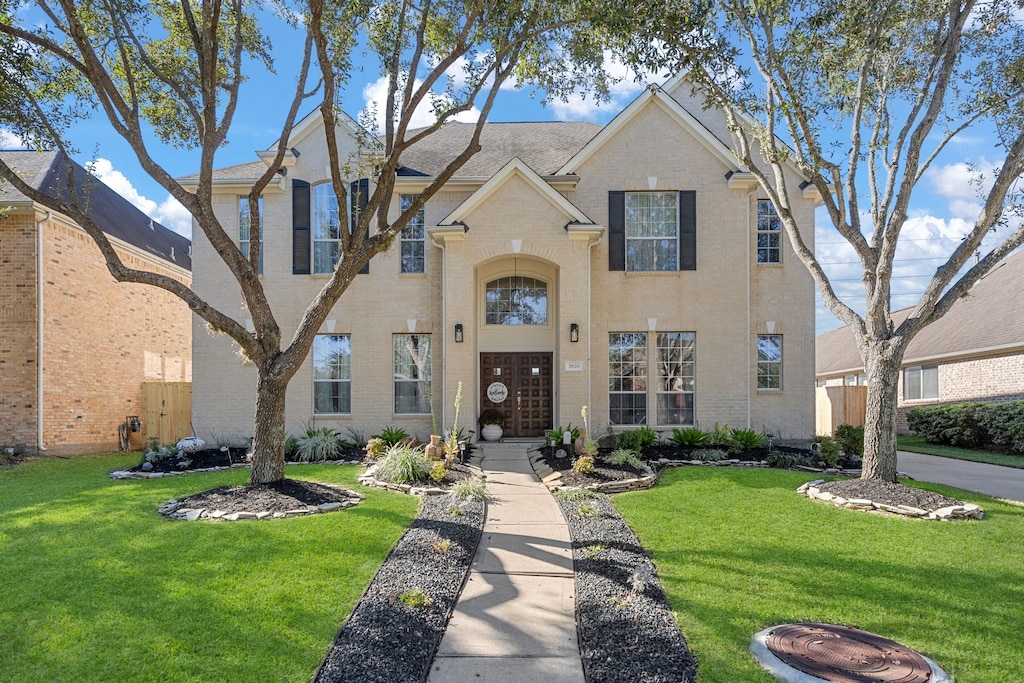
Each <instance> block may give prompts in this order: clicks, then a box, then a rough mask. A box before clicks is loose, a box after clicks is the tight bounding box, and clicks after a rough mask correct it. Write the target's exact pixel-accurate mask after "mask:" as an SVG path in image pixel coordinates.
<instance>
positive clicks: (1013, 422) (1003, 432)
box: [977, 401, 1024, 454]
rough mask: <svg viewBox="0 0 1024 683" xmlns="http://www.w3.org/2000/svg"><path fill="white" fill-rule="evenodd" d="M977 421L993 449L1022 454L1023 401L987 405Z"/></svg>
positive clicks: (1023, 446)
mask: <svg viewBox="0 0 1024 683" xmlns="http://www.w3.org/2000/svg"><path fill="white" fill-rule="evenodd" d="M977 419H978V424H979V426H980V427H981V428H982V429H984V430H985V433H986V434H987V436H988V439H989V442H990V443H991V445H992V448H993V449H995V450H999V451H1005V452H1007V453H1017V454H1024V401H1009V402H1007V403H989V404H987V405H986V407H985V409H984V410H982V411H980V413H979V415H978V417H977Z"/></svg>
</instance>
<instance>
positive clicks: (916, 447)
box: [896, 435, 1024, 469]
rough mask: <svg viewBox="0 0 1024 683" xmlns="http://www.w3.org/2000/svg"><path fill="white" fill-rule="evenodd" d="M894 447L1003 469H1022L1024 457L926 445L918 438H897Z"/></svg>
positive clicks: (931, 444) (1023, 467)
mask: <svg viewBox="0 0 1024 683" xmlns="http://www.w3.org/2000/svg"><path fill="white" fill-rule="evenodd" d="M896 447H897V448H898V449H899V450H901V451H911V452H912V453H925V454H927V455H938V456H941V457H943V458H956V459H957V460H970V461H972V462H985V463H988V464H989V465H1003V466H1004V467H1016V468H1018V469H1024V456H1022V455H1008V454H1006V453H992V452H990V451H975V450H971V449H969V448H958V447H956V446H943V445H941V444H935V443H928V442H927V441H925V440H924V439H922V438H921V437H919V436H909V435H905V436H897V437H896Z"/></svg>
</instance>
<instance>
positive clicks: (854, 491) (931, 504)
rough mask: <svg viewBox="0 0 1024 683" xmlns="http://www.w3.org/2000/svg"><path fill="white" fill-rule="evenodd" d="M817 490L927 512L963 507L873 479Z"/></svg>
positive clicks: (832, 483) (953, 500)
mask: <svg viewBox="0 0 1024 683" xmlns="http://www.w3.org/2000/svg"><path fill="white" fill-rule="evenodd" d="M817 488H818V490H819V491H827V492H829V493H831V494H833V495H836V496H842V497H843V498H846V499H850V498H864V499H867V500H870V501H874V502H875V503H884V504H885V505H892V506H897V505H909V506H911V507H916V508H921V509H922V510H927V511H929V512H934V511H935V510H938V509H940V508H944V507H949V506H951V505H963V501H959V500H957V499H956V498H950V497H948V496H943V495H942V494H939V493H933V492H931V491H925V490H923V489H918V488H914V487H912V486H905V485H904V484H893V483H890V482H887V481H877V480H873V479H844V480H841V481H830V482H825V483H823V484H818V485H817Z"/></svg>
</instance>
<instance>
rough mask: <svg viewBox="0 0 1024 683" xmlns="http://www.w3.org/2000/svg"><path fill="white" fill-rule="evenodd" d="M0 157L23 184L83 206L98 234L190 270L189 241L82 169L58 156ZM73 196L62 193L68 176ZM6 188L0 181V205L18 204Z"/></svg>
mask: <svg viewBox="0 0 1024 683" xmlns="http://www.w3.org/2000/svg"><path fill="white" fill-rule="evenodd" d="M0 158H2V159H3V160H4V162H5V163H6V164H7V165H8V166H10V167H11V168H12V169H14V170H15V171H16V172H17V173H18V174H19V175H20V176H21V177H22V178H23V179H24V180H25V182H26V183H27V184H28V185H30V186H32V187H34V188H35V189H37V190H39V191H40V192H42V193H44V194H46V195H49V196H50V197H54V198H56V199H59V200H60V201H62V202H70V201H73V199H74V198H76V197H77V200H78V201H80V202H86V203H87V209H86V210H87V212H88V215H89V216H90V217H91V218H92V220H93V221H94V222H95V223H96V225H97V226H99V228H100V229H101V230H103V232H105V233H106V234H108V235H110V236H111V237H114V238H117V239H119V240H122V241H124V242H127V243H128V244H131V245H133V246H135V247H138V248H139V249H141V250H142V251H145V252H148V253H150V254H152V255H154V256H156V257H158V258H160V259H163V260H164V261H167V262H169V263H173V264H174V265H176V266H179V267H181V268H185V269H187V270H192V256H191V255H190V253H189V247H190V246H191V242H190V241H189V239H188V238H187V237H184V236H182V235H179V234H178V233H176V232H174V231H172V230H169V229H168V228H165V227H164V226H162V225H160V224H159V223H156V222H154V221H153V220H152V219H151V218H149V217H148V216H146V214H144V213H142V212H141V211H139V210H138V209H137V208H135V206H133V205H132V204H131V203H130V202H129V201H128V200H127V199H125V198H124V197H122V196H121V195H119V194H117V193H116V192H114V190H112V189H110V188H109V187H107V186H106V185H105V184H104V183H102V182H101V181H100V180H99V179H97V178H96V177H95V176H93V175H92V174H90V173H89V172H88V171H86V170H85V169H84V168H83V167H82V166H80V165H78V164H77V163H75V162H74V161H70V169H69V166H68V163H69V160H68V158H67V157H65V156H63V155H61V154H60V153H58V152H34V151H0ZM69 170H70V171H71V175H72V178H73V183H74V191H73V192H72V191H70V190H69V188H68V182H67V181H68V172H69ZM24 200H25V197H24V196H23V195H22V194H21V193H20V192H18V190H17V189H16V188H15V187H14V186H13V185H11V184H10V183H7V182H4V181H2V180H0V201H24Z"/></svg>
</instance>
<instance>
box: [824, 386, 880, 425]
mask: <svg viewBox="0 0 1024 683" xmlns="http://www.w3.org/2000/svg"><path fill="white" fill-rule="evenodd" d="M814 404H815V405H814V408H815V410H814V412H815V423H816V424H815V429H814V433H815V434H819V435H822V436H832V434H833V433H834V432H835V429H836V427H838V426H839V425H843V424H846V425H853V426H854V427H863V426H864V414H865V412H866V411H867V405H868V388H867V387H862V386H856V387H855V386H834V387H818V388H817V389H815V390H814Z"/></svg>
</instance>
